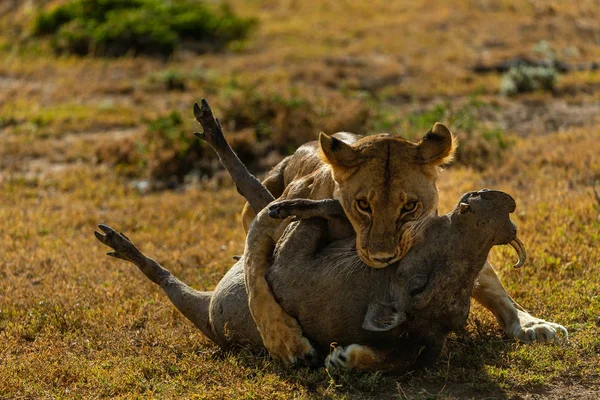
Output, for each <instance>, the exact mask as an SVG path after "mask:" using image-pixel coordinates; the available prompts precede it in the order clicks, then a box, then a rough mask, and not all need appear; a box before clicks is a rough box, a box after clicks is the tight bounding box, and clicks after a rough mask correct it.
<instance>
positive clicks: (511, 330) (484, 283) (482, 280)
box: [473, 261, 567, 342]
mask: <svg viewBox="0 0 600 400" xmlns="http://www.w3.org/2000/svg"><path fill="white" fill-rule="evenodd" d="M473 298H474V299H475V300H477V301H478V302H479V303H481V305H483V306H484V307H485V308H487V309H488V310H490V311H491V312H492V313H493V314H494V316H495V317H496V320H497V321H498V324H499V325H500V327H501V328H502V329H503V330H504V332H505V333H506V334H507V335H508V336H510V337H513V338H516V339H518V340H521V341H523V342H534V341H536V340H537V341H548V340H552V339H554V338H555V337H556V334H557V332H562V333H563V334H565V335H567V330H566V328H565V327H564V326H562V325H559V324H555V323H553V322H547V321H544V320H542V319H539V318H536V317H534V316H532V315H531V314H529V313H528V312H527V311H525V309H524V308H523V307H521V306H520V305H519V304H517V302H515V301H514V300H513V299H512V298H511V297H510V296H509V295H508V293H507V292H506V289H504V286H502V282H500V279H498V275H496V272H495V271H494V269H493V268H492V266H491V264H490V263H489V262H488V261H486V263H485V265H484V266H483V269H482V270H481V272H480V273H479V277H478V280H477V282H476V284H475V288H474V289H473Z"/></svg>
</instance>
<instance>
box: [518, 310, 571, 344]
mask: <svg viewBox="0 0 600 400" xmlns="http://www.w3.org/2000/svg"><path fill="white" fill-rule="evenodd" d="M559 333H562V334H563V335H564V336H565V338H568V337H569V332H568V331H567V328H565V327H564V326H562V325H559V324H556V323H554V322H548V321H544V320H543V319H539V318H536V317H534V316H533V315H531V314H529V313H527V312H525V311H521V310H519V318H518V320H517V321H515V322H514V323H513V324H512V325H511V326H510V327H509V328H508V330H507V334H508V335H509V336H511V337H514V338H515V339H518V340H520V341H522V342H526V343H532V342H536V341H537V342H549V341H552V340H555V339H556V338H557V335H558V334H559Z"/></svg>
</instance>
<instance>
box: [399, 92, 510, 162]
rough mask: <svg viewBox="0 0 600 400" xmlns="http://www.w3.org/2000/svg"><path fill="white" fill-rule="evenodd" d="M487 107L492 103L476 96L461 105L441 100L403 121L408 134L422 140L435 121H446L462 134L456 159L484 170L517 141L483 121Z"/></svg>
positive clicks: (450, 126)
mask: <svg viewBox="0 0 600 400" xmlns="http://www.w3.org/2000/svg"><path fill="white" fill-rule="evenodd" d="M484 107H488V105H486V104H485V103H483V102H481V101H479V100H477V98H475V97H473V98H471V99H470V100H469V101H468V102H466V103H465V104H463V105H461V106H459V107H453V106H452V104H451V103H443V104H438V105H436V106H435V107H433V108H432V109H430V110H426V111H424V112H420V113H414V114H409V115H408V116H406V118H405V119H404V120H400V124H401V125H402V128H403V131H404V136H405V137H407V138H409V139H411V140H418V139H420V138H421V137H422V136H423V135H424V134H425V133H426V132H427V131H428V130H429V129H431V127H432V126H433V124H434V123H436V122H443V123H444V124H446V125H447V126H448V127H449V128H450V129H451V130H452V131H453V132H454V133H455V134H456V135H457V136H458V138H459V146H458V151H457V154H456V163H458V164H462V165H467V166H470V167H473V168H476V169H481V170H483V169H485V168H487V167H488V166H489V165H490V164H494V163H496V162H498V161H499V160H500V159H501V157H502V155H503V153H504V151H505V150H506V149H508V148H510V147H511V146H512V145H513V143H514V139H513V138H512V137H510V136H507V135H506V134H505V133H504V132H503V131H502V130H501V129H498V128H490V127H487V126H481V125H480V123H479V118H478V114H479V111H480V109H482V108H484Z"/></svg>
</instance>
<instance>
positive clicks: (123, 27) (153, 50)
mask: <svg viewBox="0 0 600 400" xmlns="http://www.w3.org/2000/svg"><path fill="white" fill-rule="evenodd" d="M255 25H256V20H255V19H252V18H241V17H238V16H237V15H235V14H234V13H233V11H232V10H231V9H230V8H229V7H228V6H227V5H224V6H222V7H221V8H220V10H218V11H215V10H213V9H212V8H209V7H208V6H206V5H205V4H204V3H202V2H198V1H193V0H171V1H167V0H79V1H70V2H68V3H66V4H63V5H60V6H57V7H54V8H52V9H50V10H44V11H41V12H40V13H39V14H38V15H37V17H36V19H35V22H34V26H33V33H34V34H35V35H37V36H43V35H52V40H51V43H52V46H53V48H54V49H55V50H56V51H57V52H67V53H74V54H79V55H85V54H95V55H99V56H113V57H118V56H121V55H124V54H127V53H133V54H149V55H161V56H168V55H170V54H171V53H172V52H173V51H174V50H175V48H176V47H177V46H178V44H179V43H181V42H184V43H193V44H194V46H192V47H194V48H200V47H201V48H204V49H214V50H218V49H221V48H223V47H224V46H226V45H227V44H228V43H229V42H231V41H234V40H243V39H245V38H246V37H247V36H248V34H249V33H250V31H251V30H252V28H253V27H254V26H255ZM198 44H200V45H201V46H198Z"/></svg>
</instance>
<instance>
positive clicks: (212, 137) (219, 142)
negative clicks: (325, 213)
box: [194, 99, 275, 213]
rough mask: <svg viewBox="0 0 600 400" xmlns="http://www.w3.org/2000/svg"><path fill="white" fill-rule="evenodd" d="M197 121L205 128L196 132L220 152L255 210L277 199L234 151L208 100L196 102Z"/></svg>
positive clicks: (241, 190) (222, 160) (220, 157)
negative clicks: (199, 103) (201, 131)
mask: <svg viewBox="0 0 600 400" xmlns="http://www.w3.org/2000/svg"><path fill="white" fill-rule="evenodd" d="M194 116H195V117H196V121H198V122H199V123H200V125H202V128H204V132H203V133H195V135H196V136H198V137H199V138H200V139H203V140H204V141H206V142H207V143H208V144H209V145H210V146H211V147H212V148H213V150H214V151H215V152H216V153H217V154H218V156H219V159H220V160H221V164H223V166H224V167H225V168H226V169H227V171H228V172H229V175H231V178H232V179H233V182H234V183H235V185H236V186H237V188H238V191H239V192H240V194H241V195H242V196H244V197H245V198H246V200H248V203H250V206H251V207H252V209H253V210H254V212H256V213H258V212H259V211H260V210H262V209H263V208H265V207H266V206H267V204H269V203H270V202H272V201H273V200H275V198H274V197H273V195H272V194H271V193H270V192H269V191H268V190H267V188H266V187H265V186H263V184H262V183H260V181H259V180H258V179H256V177H255V176H254V175H252V174H251V173H250V172H249V171H248V169H247V168H246V166H245V165H244V163H242V161H241V160H240V159H239V158H238V156H237V154H235V152H234V151H233V149H232V148H231V146H229V143H227V140H226V139H225V136H223V129H222V128H221V124H220V123H219V120H218V119H215V118H214V117H213V114H212V111H211V109H210V107H209V106H208V103H207V102H206V100H204V99H202V101H201V106H198V104H197V103H196V104H194Z"/></svg>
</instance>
